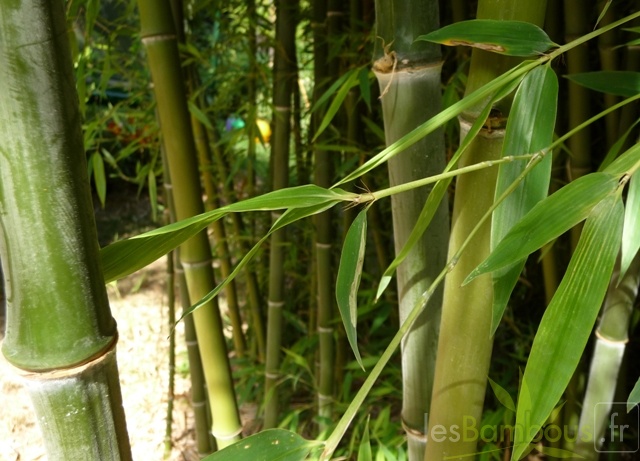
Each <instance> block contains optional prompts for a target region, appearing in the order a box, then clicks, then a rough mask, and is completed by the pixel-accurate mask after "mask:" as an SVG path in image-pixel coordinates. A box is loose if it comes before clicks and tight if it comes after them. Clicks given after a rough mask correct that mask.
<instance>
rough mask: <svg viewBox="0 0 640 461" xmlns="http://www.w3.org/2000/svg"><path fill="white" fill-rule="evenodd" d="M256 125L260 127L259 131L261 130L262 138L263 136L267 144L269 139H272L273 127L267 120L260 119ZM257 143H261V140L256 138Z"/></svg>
mask: <svg viewBox="0 0 640 461" xmlns="http://www.w3.org/2000/svg"><path fill="white" fill-rule="evenodd" d="M256 125H258V129H259V130H260V136H262V140H263V141H264V142H265V143H267V142H269V139H271V125H270V124H269V122H267V121H266V120H264V119H262V118H259V119H257V120H256ZM256 141H257V142H260V138H258V137H257V138H256Z"/></svg>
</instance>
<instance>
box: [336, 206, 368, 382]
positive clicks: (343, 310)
mask: <svg viewBox="0 0 640 461" xmlns="http://www.w3.org/2000/svg"><path fill="white" fill-rule="evenodd" d="M366 243H367V209H366V208H365V209H364V210H362V211H361V212H360V213H358V216H357V217H356V219H354V220H353V223H351V226H350V227H349V230H348V231H347V235H346V237H345V239H344V244H343V246H342V256H341V257H340V266H339V268H338V278H337V280H336V300H337V302H338V309H339V310H340V317H342V323H343V324H344V329H345V332H346V333H347V339H348V340H349V345H350V346H351V349H352V350H353V353H354V355H355V357H356V360H357V361H358V363H359V364H360V366H361V367H362V369H363V370H364V365H363V364H362V359H361V358H360V352H359V351H358V330H357V324H358V288H359V287H360V277H361V276H362V263H363V262H364V251H365V248H366Z"/></svg>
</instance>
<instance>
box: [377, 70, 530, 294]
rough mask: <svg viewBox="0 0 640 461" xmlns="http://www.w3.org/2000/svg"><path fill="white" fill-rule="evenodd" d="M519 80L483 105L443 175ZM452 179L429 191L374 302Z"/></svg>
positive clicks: (422, 230) (383, 278)
mask: <svg viewBox="0 0 640 461" xmlns="http://www.w3.org/2000/svg"><path fill="white" fill-rule="evenodd" d="M523 78H524V76H523ZM521 80H522V78H516V79H514V80H512V81H510V82H509V83H507V84H506V85H505V86H503V87H502V88H501V89H500V90H499V91H498V92H496V94H495V95H494V96H493V98H491V100H489V102H488V103H487V104H486V105H485V107H484V109H483V110H482V112H481V113H480V114H479V115H478V117H477V118H476V120H475V122H474V123H473V125H472V126H471V128H470V129H469V132H468V133H467V134H466V136H465V137H464V139H463V140H462V142H461V143H460V146H458V149H457V150H456V152H455V154H453V157H451V160H449V163H448V164H447V166H446V167H445V169H444V170H443V173H446V172H447V171H450V170H452V169H453V168H455V167H456V165H457V164H458V160H460V157H461V156H462V154H463V153H464V152H465V151H466V150H467V148H468V147H469V145H470V144H471V142H472V141H473V140H474V139H475V137H476V136H477V135H478V133H479V132H480V130H481V129H482V127H483V126H484V125H485V122H486V120H487V118H488V117H489V114H490V113H491V108H492V107H493V105H494V104H495V103H496V102H498V101H499V100H501V99H502V98H504V97H506V96H507V95H509V94H511V93H512V92H513V90H515V89H516V88H517V87H518V85H519V84H520V82H521ZM452 179H453V178H451V179H442V180H440V181H438V182H437V183H436V184H435V186H434V187H433V189H432V190H431V193H430V194H429V196H428V197H427V201H426V202H425V204H424V206H423V207H422V210H421V211H420V216H418V219H417V223H416V225H415V227H414V228H413V229H412V230H411V233H410V234H409V237H408V238H407V241H406V242H405V244H404V246H403V247H402V249H401V250H400V251H399V252H398V254H397V255H396V257H395V258H394V260H393V261H392V262H391V264H389V267H387V269H386V270H385V271H384V274H382V277H381V278H380V282H379V283H378V291H377V292H376V300H378V299H380V296H382V294H383V293H384V291H385V290H386V289H387V287H388V286H389V283H391V279H392V277H393V274H394V273H395V271H396V269H397V268H398V266H399V265H400V264H401V263H402V261H404V260H405V258H406V257H407V256H408V255H409V253H411V250H412V249H413V247H414V246H415V244H416V243H417V242H418V240H420V238H421V237H422V234H424V232H425V230H426V229H427V227H429V224H431V220H432V219H433V217H434V216H435V213H436V211H437V209H438V206H439V205H440V202H441V201H442V198H443V197H444V194H446V193H447V190H448V189H449V184H451V181H452Z"/></svg>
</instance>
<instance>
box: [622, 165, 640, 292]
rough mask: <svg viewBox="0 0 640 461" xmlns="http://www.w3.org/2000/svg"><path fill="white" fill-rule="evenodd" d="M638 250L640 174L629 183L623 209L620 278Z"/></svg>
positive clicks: (639, 245)
mask: <svg viewBox="0 0 640 461" xmlns="http://www.w3.org/2000/svg"><path fill="white" fill-rule="evenodd" d="M639 249H640V174H638V173H636V174H634V175H633V176H632V177H631V180H630V181H629V190H628V192H627V203H626V205H625V209H624V228H623V230H622V255H621V258H620V277H619V279H618V280H622V277H624V275H625V274H626V273H627V270H628V269H629V266H630V265H631V262H632V261H633V258H635V256H636V253H638V250H639Z"/></svg>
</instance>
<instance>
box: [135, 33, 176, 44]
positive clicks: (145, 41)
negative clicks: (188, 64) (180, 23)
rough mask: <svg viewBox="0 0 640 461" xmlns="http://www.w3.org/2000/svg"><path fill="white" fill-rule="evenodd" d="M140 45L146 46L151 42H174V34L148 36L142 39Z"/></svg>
mask: <svg viewBox="0 0 640 461" xmlns="http://www.w3.org/2000/svg"><path fill="white" fill-rule="evenodd" d="M141 40H142V43H143V44H145V45H147V44H149V43H153V42H164V41H169V40H176V35H175V34H158V35H148V36H146V37H142V39H141Z"/></svg>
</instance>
